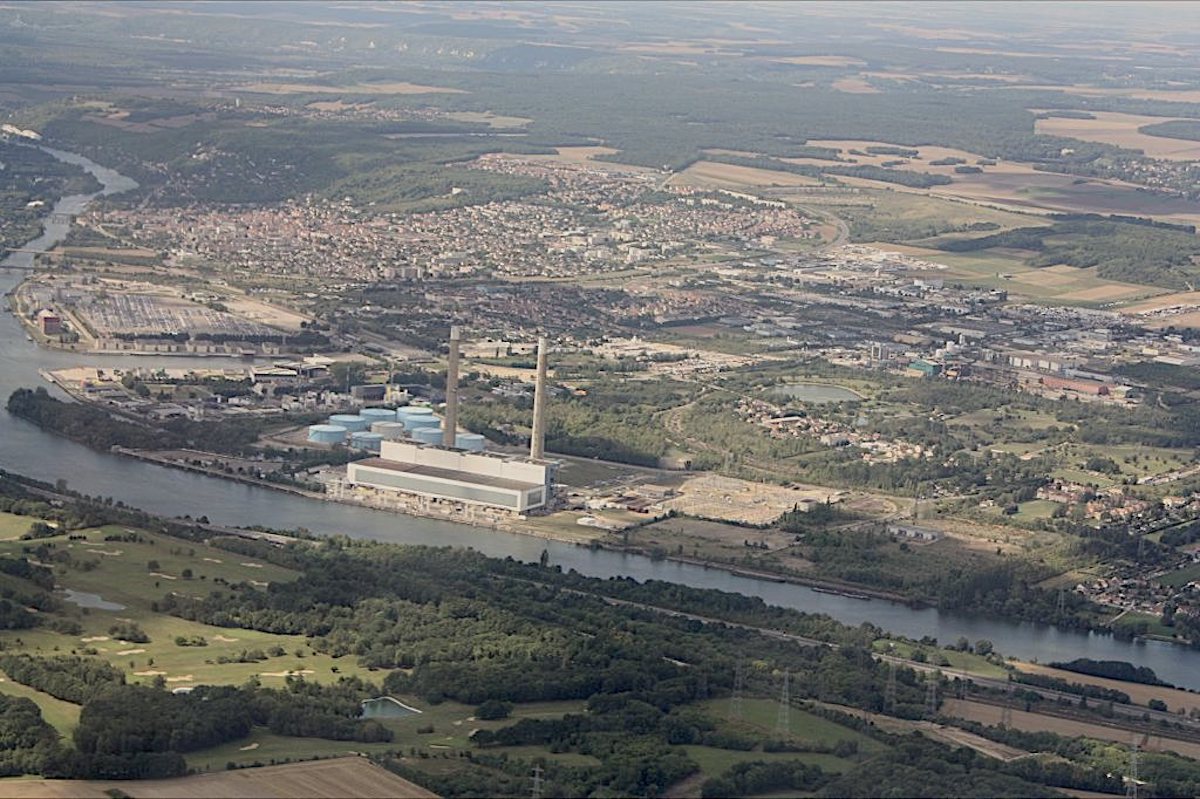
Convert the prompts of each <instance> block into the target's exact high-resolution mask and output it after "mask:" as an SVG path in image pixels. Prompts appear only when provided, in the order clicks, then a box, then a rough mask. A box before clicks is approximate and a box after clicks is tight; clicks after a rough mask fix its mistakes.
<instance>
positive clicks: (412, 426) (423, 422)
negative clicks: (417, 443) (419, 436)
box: [401, 416, 442, 430]
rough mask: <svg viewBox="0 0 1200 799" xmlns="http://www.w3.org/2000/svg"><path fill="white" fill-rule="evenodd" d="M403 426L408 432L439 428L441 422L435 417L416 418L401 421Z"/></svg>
mask: <svg viewBox="0 0 1200 799" xmlns="http://www.w3.org/2000/svg"><path fill="white" fill-rule="evenodd" d="M401 421H402V422H404V426H405V427H407V428H408V429H409V430H425V429H428V428H432V427H440V426H441V424H442V420H441V419H439V418H437V417H436V416H417V417H415V418H411V419H402V420H401Z"/></svg>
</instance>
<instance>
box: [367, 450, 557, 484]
mask: <svg viewBox="0 0 1200 799" xmlns="http://www.w3.org/2000/svg"><path fill="white" fill-rule="evenodd" d="M356 463H357V464H358V465H359V466H369V467H371V468H373V469H386V470H388V471H390V472H408V473H410V474H416V475H421V476H423V477H434V478H438V479H441V480H457V481H458V482H460V483H471V484H472V485H480V486H490V487H492V488H505V489H508V490H510V491H528V490H529V489H531V488H541V487H542V484H541V483H526V482H523V481H520V480H506V479H504V478H501V477H488V476H487V475H480V474H473V473H471V472H463V471H459V470H458V469H441V468H438V467H437V466H424V465H421V464H415V463H398V462H396V461H389V460H386V459H385V458H367V459H366V460H362V461H356Z"/></svg>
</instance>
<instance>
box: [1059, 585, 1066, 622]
mask: <svg viewBox="0 0 1200 799" xmlns="http://www.w3.org/2000/svg"><path fill="white" fill-rule="evenodd" d="M1066 611H1067V589H1066V588H1060V589H1058V615H1059V617H1060V618H1061V617H1062V615H1063V614H1064V613H1066Z"/></svg>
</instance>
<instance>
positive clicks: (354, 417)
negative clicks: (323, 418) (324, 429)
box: [329, 413, 368, 433]
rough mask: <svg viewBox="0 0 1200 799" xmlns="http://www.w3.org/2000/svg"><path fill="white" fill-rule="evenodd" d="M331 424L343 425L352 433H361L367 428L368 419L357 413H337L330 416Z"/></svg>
mask: <svg viewBox="0 0 1200 799" xmlns="http://www.w3.org/2000/svg"><path fill="white" fill-rule="evenodd" d="M329 423H330V424H336V425H341V426H342V427H344V428H346V429H347V430H349V431H350V432H351V433H359V432H362V431H363V430H366V429H367V424H368V422H367V420H366V419H364V418H363V417H361V416H359V415H358V414H356V413H335V414H334V415H333V416H330V417H329Z"/></svg>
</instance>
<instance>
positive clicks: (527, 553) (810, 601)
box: [0, 154, 1200, 689]
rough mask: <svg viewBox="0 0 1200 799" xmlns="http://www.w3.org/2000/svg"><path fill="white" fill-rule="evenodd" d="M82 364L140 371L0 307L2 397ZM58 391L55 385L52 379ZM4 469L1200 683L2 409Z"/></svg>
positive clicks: (145, 499)
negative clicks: (132, 445)
mask: <svg viewBox="0 0 1200 799" xmlns="http://www.w3.org/2000/svg"><path fill="white" fill-rule="evenodd" d="M64 156H66V157H69V158H72V159H74V161H73V162H75V163H80V165H81V166H83V167H84V168H85V169H88V170H89V171H91V172H93V174H96V175H97V177H98V179H99V180H100V181H101V183H102V184H104V185H105V193H107V194H112V193H116V192H118V191H120V190H122V189H121V187H122V186H125V187H130V186H132V185H133V181H130V180H128V179H127V178H124V177H123V176H121V175H119V174H117V173H116V172H113V171H112V170H109V169H105V168H104V167H102V166H100V165H98V164H95V163H93V162H91V161H88V160H87V159H83V158H81V157H79V156H73V155H71V154H64ZM93 196H95V195H79V196H75V197H68V198H64V199H63V200H62V201H61V202H60V203H59V204H58V205H57V206H55V208H54V209H53V211H54V213H62V214H68V215H72V216H74V215H78V214H79V213H81V212H82V211H83V209H85V208H86V207H87V205H88V203H89V202H90V200H91V199H92V197H93ZM68 230H69V224H67V223H62V222H58V221H50V222H49V224H47V225H46V234H45V235H44V236H43V237H41V238H40V239H38V240H36V241H34V242H30V243H29V244H27V245H26V248H25V249H26V250H32V251H36V250H44V249H49V248H51V247H53V246H54V245H55V244H56V243H57V242H58V241H60V240H61V239H62V237H64V236H65V235H66V233H67V231H68ZM32 258H33V256H32V254H30V253H29V252H22V253H14V254H12V255H10V256H9V257H8V258H7V259H5V264H7V265H10V266H13V267H21V268H23V267H24V266H27V265H28V264H29V263H31V262H32ZM21 276H22V272H20V271H18V269H15V268H14V269H5V270H0V293H2V292H6V291H9V290H10V289H11V288H13V286H15V285H16V284H17V283H18V282H19V281H20V278H21ZM211 362H213V363H222V362H224V363H227V364H229V365H230V366H236V365H244V362H239V361H236V360H235V359H228V358H226V359H222V358H212V359H211ZM194 363H195V361H194V360H188V359H184V358H176V357H172V356H163V357H162V358H161V365H163V366H164V367H175V366H178V367H181V368H186V367H190V366H191V365H193V364H194ZM80 365H87V366H94V367H97V368H105V369H113V368H122V369H126V368H135V367H137V366H139V365H141V364H140V363H139V361H138V359H135V358H133V357H129V356H124V355H122V354H120V353H113V354H111V355H83V354H76V353H64V352H59V351H51V350H41V349H38V348H37V347H35V346H34V345H33V344H32V342H28V341H26V339H25V333H24V332H23V331H22V328H21V327H20V324H19V323H18V321H17V320H16V319H15V318H13V317H12V316H11V315H10V314H0V396H7V395H8V394H9V393H11V392H12V391H14V390H15V389H17V388H20V387H22V386H30V385H37V384H39V382H41V380H42V378H41V377H40V375H39V374H38V371H39V370H40V369H51V370H53V369H60V368H69V367H76V366H80ZM51 390H52V391H53V392H54V393H56V394H58V393H59V392H58V389H56V388H54V387H53V386H52V387H51ZM0 468H3V469H6V470H8V471H11V472H14V473H20V474H26V475H30V476H31V477H34V478H36V479H39V480H43V481H46V482H49V483H51V484H53V483H54V482H55V481H56V480H58V479H64V480H66V481H67V482H68V483H69V485H70V486H71V488H73V489H75V490H78V491H81V492H83V493H87V494H91V495H93V496H107V497H112V498H113V499H114V501H122V502H124V503H126V504H128V505H131V506H133V507H138V508H144V509H146V510H147V511H149V512H153V513H156V514H158V515H161V516H165V517H182V516H190V517H192V518H197V517H200V516H207V517H208V518H209V519H210V520H212V522H213V523H214V524H216V525H222V526H227V527H230V528H237V527H242V528H254V527H260V528H264V529H269V530H291V529H303V530H306V531H308V532H309V533H311V534H313V535H342V536H346V537H349V538H359V539H367V540H374V541H386V542H393V543H412V544H423V545H429V546H451V547H465V548H471V549H474V550H476V551H479V552H481V553H483V554H485V555H489V556H493V557H499V558H505V557H511V558H514V559H516V560H521V561H526V562H531V561H536V560H538V559H539V557H540V556H541V554H542V552H543V551H545V552H546V553H547V554H548V556H549V561H550V563H551V564H552V565H555V566H559V567H561V568H562V569H563V570H564V571H566V570H571V569H574V570H575V571H577V572H578V573H580V574H582V575H585V576H589V577H599V578H602V579H631V580H636V581H639V582H644V581H646V580H658V581H663V582H670V583H677V584H680V585H685V586H690V587H695V588H709V589H715V590H720V591H726V592H730V593H735V594H741V595H743V596H747V597H753V598H758V599H761V600H762V601H763V602H764V603H766V604H767V605H775V606H779V607H784V608H791V609H795V610H801V611H804V612H806V613H823V614H825V615H828V616H830V617H831V618H833V619H835V620H837V621H839V622H841V623H843V624H848V625H851V626H858V625H861V624H863V623H870V624H873V625H875V626H877V627H879V628H880V629H882V630H886V631H888V632H891V633H894V634H896V635H899V636H904V637H906V638H909V639H912V640H919V639H921V638H922V637H930V638H936V639H938V640H940V641H955V640H957V639H959V638H966V639H967V640H970V641H977V640H980V639H987V640H989V641H992V642H993V643H994V644H995V646H996V648H997V649H998V650H1000V651H1002V652H1005V653H1006V654H1008V655H1010V656H1014V657H1018V658H1020V659H1022V660H1026V661H1035V660H1036V661H1041V662H1049V661H1053V660H1062V659H1064V657H1065V658H1068V659H1070V658H1076V657H1087V658H1092V659H1095V660H1124V661H1128V662H1131V663H1134V664H1136V665H1140V666H1147V667H1149V668H1152V669H1154V671H1155V672H1156V673H1157V674H1158V675H1159V676H1160V677H1161V678H1162V679H1164V680H1166V681H1168V682H1171V683H1174V684H1176V685H1180V686H1184V687H1187V688H1197V689H1200V652H1196V651H1193V650H1188V649H1185V648H1183V647H1179V646H1175V645H1171V644H1166V643H1159V642H1154V641H1149V642H1132V641H1126V640H1120V639H1116V638H1114V637H1113V636H1111V635H1105V634H1098V633H1086V632H1081V631H1074V630H1061V629H1058V628H1054V627H1050V626H1048V625H1045V624H1038V623H1034V622H1016V621H1007V620H1004V619H999V618H993V617H986V616H984V617H980V616H970V615H965V614H961V613H956V612H947V611H940V610H937V609H936V608H929V607H911V606H909V605H906V604H901V603H896V602H890V601H885V600H883V599H876V600H874V601H871V602H865V601H862V600H860V599H854V598H850V597H846V596H841V595H838V594H832V593H823V592H819V591H815V590H814V589H812V588H810V587H807V586H802V585H794V584H791V583H778V582H774V581H768V580H764V579H758V578H755V577H752V576H751V575H749V574H744V575H739V574H735V573H733V572H731V571H726V570H723V569H715V568H704V567H702V566H698V565H694V564H689V563H682V562H677V561H673V560H667V559H665V558H664V559H655V558H650V557H645V556H642V555H637V554H632V553H628V552H617V551H610V550H607V549H603V548H595V549H593V548H591V547H588V546H580V545H578V543H576V542H572V543H571V544H569V545H568V544H566V543H564V542H562V541H559V540H551V539H546V538H539V537H535V536H531V535H529V534H527V533H524V532H522V533H514V532H510V531H508V530H498V529H497V530H488V531H486V534H485V533H484V531H482V530H481V528H479V527H472V526H469V525H465V524H461V523H455V522H448V521H442V520H436V519H424V518H416V517H411V516H400V515H398V514H394V513H388V512H384V511H379V510H373V509H370V508H366V507H359V506H349V505H344V504H340V503H334V502H329V501H326V500H321V501H317V500H314V499H312V498H310V497H305V496H297V495H294V494H288V493H284V492H280V491H276V490H264V488H266V487H265V486H257V485H250V484H245V483H237V482H233V481H231V480H228V479H214V477H213V476H211V475H205V474H197V473H193V472H188V471H184V470H181V469H169V468H163V467H162V466H161V465H159V464H155V463H149V462H146V461H142V460H138V459H134V458H128V457H121V456H119V455H116V454H114V453H110V452H97V451H95V450H91V449H88V448H86V447H83V446H81V445H79V444H76V443H74V442H73V441H70V440H68V439H65V438H62V437H60V436H55V435H51V434H49V433H47V432H45V431H42V430H40V429H38V428H37V427H36V426H34V425H32V424H29V423H28V422H25V421H23V420H21V419H18V418H16V417H14V416H12V415H11V414H8V413H4V412H3V411H0Z"/></svg>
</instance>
